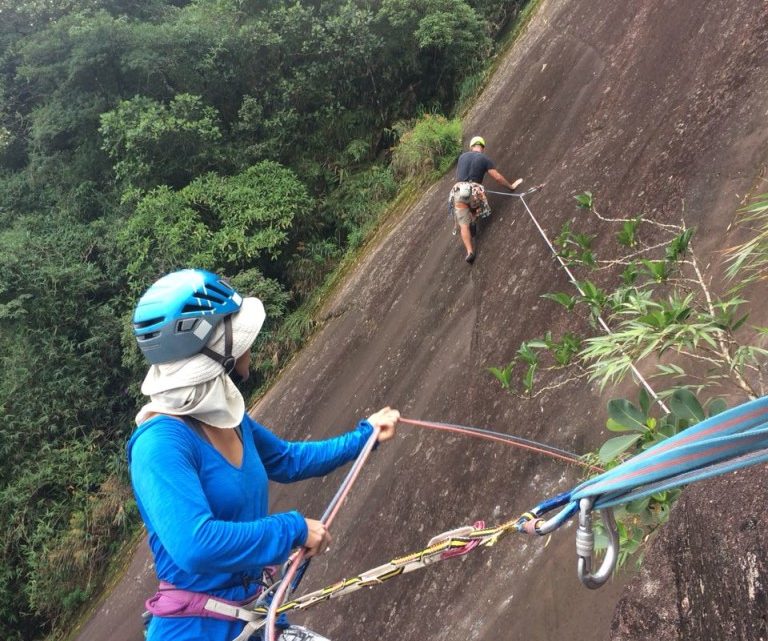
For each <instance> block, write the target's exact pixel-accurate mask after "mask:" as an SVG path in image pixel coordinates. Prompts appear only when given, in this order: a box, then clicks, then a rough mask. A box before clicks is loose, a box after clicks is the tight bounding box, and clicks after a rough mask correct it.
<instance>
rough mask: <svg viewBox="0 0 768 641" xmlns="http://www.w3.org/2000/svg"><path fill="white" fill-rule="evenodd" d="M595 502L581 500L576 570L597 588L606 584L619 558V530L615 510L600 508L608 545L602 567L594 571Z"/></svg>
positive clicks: (589, 586)
mask: <svg viewBox="0 0 768 641" xmlns="http://www.w3.org/2000/svg"><path fill="white" fill-rule="evenodd" d="M593 504H594V499H593V498H583V499H581V500H580V501H579V527H578V529H577V530H576V554H577V556H578V557H579V560H578V567H577V570H576V571H577V574H578V576H579V580H580V581H581V582H582V583H583V584H584V585H585V586H586V587H588V588H589V589H591V590H596V589H597V588H599V587H602V586H603V585H604V584H605V582H606V581H607V580H608V578H609V577H610V576H611V574H612V573H613V570H614V568H615V567H616V561H617V560H618V558H619V531H618V528H617V527H616V519H615V518H614V517H613V510H612V509H610V508H607V509H604V510H600V516H601V517H602V519H603V525H604V526H605V530H606V534H607V535H608V547H607V548H606V551H605V558H604V559H603V562H602V564H601V565H600V569H599V570H597V572H594V573H593V572H592V555H593V554H594V551H595V533H594V532H593V531H592V505H593Z"/></svg>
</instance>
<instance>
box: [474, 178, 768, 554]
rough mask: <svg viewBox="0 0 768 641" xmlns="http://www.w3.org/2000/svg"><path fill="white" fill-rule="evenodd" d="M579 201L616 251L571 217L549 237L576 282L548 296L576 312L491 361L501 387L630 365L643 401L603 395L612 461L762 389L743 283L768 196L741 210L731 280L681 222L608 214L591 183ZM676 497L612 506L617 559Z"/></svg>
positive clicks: (753, 265) (758, 259) (538, 387)
mask: <svg viewBox="0 0 768 641" xmlns="http://www.w3.org/2000/svg"><path fill="white" fill-rule="evenodd" d="M575 200H576V203H577V206H578V207H579V208H580V209H582V210H584V211H586V212H587V213H588V214H589V215H590V216H592V217H594V218H596V219H597V221H598V224H599V225H600V226H601V227H613V228H614V229H616V230H617V231H616V232H615V234H614V239H615V243H616V246H617V247H618V248H619V251H618V252H615V253H617V254H618V255H617V256H615V257H613V258H610V259H602V258H600V257H599V256H598V250H597V249H596V236H594V235H588V234H583V233H579V232H577V231H575V230H574V225H573V224H572V223H571V222H567V223H566V224H565V225H564V226H563V227H562V229H561V231H560V233H559V234H558V236H557V237H556V238H555V239H554V242H553V245H554V247H555V248H556V251H557V253H558V258H559V260H560V262H561V264H562V265H563V266H564V267H565V268H566V270H567V272H568V275H569V278H570V279H571V282H572V284H573V285H574V289H575V291H574V292H573V293H567V292H553V293H547V294H544V295H543V296H542V297H543V298H545V299H548V300H551V301H553V302H555V303H557V304H559V305H561V306H563V307H564V308H565V309H566V310H567V311H568V313H569V314H573V315H574V316H575V317H576V319H577V320H576V321H575V322H574V323H573V327H572V328H570V331H568V332H566V333H564V334H563V335H562V336H561V337H559V338H556V337H553V335H552V332H551V331H547V332H545V334H544V335H543V336H541V337H538V338H534V339H532V340H527V341H525V342H523V343H522V344H521V345H520V348H519V349H518V351H517V354H516V355H515V358H513V359H512V360H511V361H510V362H509V363H508V364H506V365H504V366H498V367H491V368H489V371H490V372H491V374H493V375H494V376H495V377H496V378H497V380H498V381H499V382H500V383H501V385H502V387H503V388H505V389H507V390H509V391H510V392H511V393H513V394H517V395H521V396H523V397H528V398H530V397H535V396H538V395H541V394H543V393H545V392H546V391H548V390H552V389H555V388H560V387H562V386H564V385H565V384H567V383H570V382H576V381H583V382H591V383H595V384H597V385H598V386H599V388H600V389H601V390H602V389H604V388H605V387H606V386H607V385H609V384H618V383H620V382H622V381H623V380H624V379H625V378H626V377H627V375H628V374H632V376H633V377H634V379H635V381H636V382H637V383H638V384H639V385H640V394H639V398H638V402H637V403H636V404H635V403H632V402H630V401H629V400H627V399H623V398H618V399H613V400H611V401H610V402H609V403H608V420H607V424H606V427H607V429H608V430H609V431H611V432H614V433H616V434H617V435H615V436H613V437H612V438H609V439H608V440H606V441H605V442H604V443H603V445H602V447H600V448H599V451H598V452H595V453H592V454H589V455H587V458H588V459H589V460H590V462H592V463H595V464H596V465H601V466H604V467H606V468H610V467H613V466H615V465H617V464H619V463H620V462H621V461H623V460H625V459H626V458H628V457H630V456H632V455H634V454H636V453H638V452H639V451H642V450H644V449H646V448H648V447H650V446H652V445H655V444H656V443H658V442H660V441H662V440H664V439H666V438H669V437H670V436H673V435H674V434H677V433H678V432H679V431H681V430H683V429H686V428H687V427H690V426H691V425H693V424H695V423H698V422H699V421H701V420H703V419H704V418H706V417H707V416H712V415H714V414H717V413H719V412H722V411H723V410H724V409H725V408H726V404H725V401H724V400H723V399H722V398H720V397H719V395H729V396H730V397H731V398H733V399H734V400H735V401H736V402H738V401H739V400H740V399H744V398H756V397H758V396H762V395H764V394H765V393H766V387H765V380H764V365H765V361H766V356H768V350H766V348H765V346H764V338H765V335H766V333H768V328H766V327H762V326H758V325H752V324H750V323H749V322H748V321H749V317H750V311H749V301H748V300H747V298H745V290H746V288H747V287H748V286H749V285H750V284H752V283H754V282H755V281H756V280H758V279H760V278H761V277H762V272H763V271H764V269H765V266H766V264H768V194H763V195H760V196H757V197H755V198H754V199H753V201H752V203H751V204H750V205H749V206H747V207H745V208H744V209H742V210H741V212H740V213H741V218H740V221H739V222H740V224H741V225H742V226H747V227H748V229H749V232H750V234H749V235H750V238H749V240H747V241H746V242H744V243H742V244H739V245H737V246H734V247H732V248H730V249H728V250H727V251H726V253H725V256H726V265H727V268H726V270H725V277H724V278H723V277H720V275H719V274H716V273H707V269H704V268H703V267H702V261H701V259H700V258H699V257H698V256H697V254H696V252H695V250H694V246H693V238H694V230H693V229H691V228H689V227H688V226H687V225H686V223H685V220H681V222H680V223H679V224H670V223H664V222H660V221H657V220H653V219H651V218H649V217H645V216H640V215H639V216H634V217H631V218H609V217H607V216H604V215H602V214H601V213H600V212H599V211H598V210H597V209H596V207H595V203H594V199H593V196H592V194H591V193H590V192H584V193H583V194H579V195H577V196H576V197H575ZM593 228H594V227H593ZM575 274H578V277H577V276H576V275H575ZM719 290H722V292H721V291H719ZM576 327H578V328H580V329H579V330H576V329H575V328H576ZM641 371H642V372H643V373H641ZM648 379H651V380H654V379H655V383H654V387H658V389H659V390H660V391H658V392H657V391H655V389H654V387H652V386H651V384H650V383H649V382H648ZM705 398H706V400H703V399H705ZM678 495H679V490H675V491H667V492H660V493H658V494H655V495H653V496H650V497H647V498H644V499H641V500H638V501H635V502H633V503H630V504H628V505H625V506H623V507H622V508H621V509H619V510H618V511H617V514H616V516H617V520H618V521H619V532H620V536H621V549H622V556H621V558H620V559H619V563H620V564H621V563H623V562H625V561H626V559H627V558H628V557H629V556H631V555H632V554H634V553H635V552H637V551H638V550H640V549H641V547H642V543H643V542H644V541H645V540H646V539H647V537H648V536H649V534H650V533H652V532H653V531H654V530H655V529H656V528H657V527H658V526H659V525H660V524H661V523H663V522H664V521H666V519H667V516H668V514H669V508H670V507H671V505H672V503H673V502H674V500H675V499H676V498H677V496H678Z"/></svg>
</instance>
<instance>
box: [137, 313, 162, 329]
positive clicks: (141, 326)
mask: <svg viewBox="0 0 768 641" xmlns="http://www.w3.org/2000/svg"><path fill="white" fill-rule="evenodd" d="M164 320H165V317H164V316H158V317H157V318H150V319H149V320H145V321H140V322H138V323H134V324H133V328H134V329H144V328H145V327H149V326H150V325H155V324H156V323H162V322H163V321H164Z"/></svg>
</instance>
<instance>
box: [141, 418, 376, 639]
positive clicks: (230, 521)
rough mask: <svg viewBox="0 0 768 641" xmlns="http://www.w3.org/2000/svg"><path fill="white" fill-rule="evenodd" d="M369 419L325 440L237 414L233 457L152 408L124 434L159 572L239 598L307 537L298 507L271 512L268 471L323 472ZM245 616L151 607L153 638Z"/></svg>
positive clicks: (185, 635)
mask: <svg viewBox="0 0 768 641" xmlns="http://www.w3.org/2000/svg"><path fill="white" fill-rule="evenodd" d="M372 431H373V428H372V427H371V425H370V424H369V423H368V422H367V421H361V422H360V423H359V424H358V426H357V428H356V429H354V430H352V431H351V432H347V433H346V434H343V435H341V436H338V437H336V438H332V439H328V440H324V441H310V442H289V441H284V440H282V439H280V438H278V437H277V436H275V435H274V434H273V433H272V432H270V431H269V430H267V429H266V428H265V427H263V426H262V425H259V424H258V423H257V422H256V421H254V420H253V419H252V418H250V417H249V416H248V415H247V414H246V415H245V416H244V417H243V423H242V435H243V459H242V463H241V465H240V467H236V466H235V465H233V464H232V463H230V462H229V461H228V460H227V459H226V458H225V457H224V456H222V454H221V453H219V452H218V451H217V450H216V449H215V448H214V447H213V446H212V445H211V444H210V443H208V442H207V441H206V440H205V439H203V438H201V436H199V435H198V434H197V433H196V432H195V431H194V430H192V429H191V428H190V427H189V426H188V425H186V424H185V423H183V422H182V421H181V420H180V419H177V418H172V417H169V416H164V415H160V416H156V417H153V418H152V419H150V420H148V421H146V422H144V423H142V424H141V425H140V426H139V427H138V428H137V430H136V431H135V432H134V434H133V435H132V436H131V439H130V441H129V442H128V460H129V464H130V472H131V482H132V484H133V490H134V494H135V496H136V501H137V504H138V507H139V511H140V513H141V516H142V518H143V519H144V523H145V524H146V527H147V531H148V534H149V545H150V548H151V550H152V554H153V556H154V559H155V567H156V572H157V576H158V578H159V579H160V580H163V581H168V582H169V583H172V584H173V585H175V586H176V587H177V588H180V589H185V590H192V591H195V592H206V593H209V594H214V595H216V596H219V597H223V598H225V599H231V600H243V599H246V598H248V597H250V596H251V595H253V594H254V593H255V592H256V589H257V586H256V585H254V584H253V583H252V582H249V578H250V579H254V578H255V579H258V578H259V577H260V576H261V571H262V569H263V567H264V566H265V565H270V564H276V563H282V562H284V561H285V560H286V559H287V558H288V555H289V552H290V550H291V549H293V548H295V547H297V546H300V545H302V544H303V543H304V542H305V540H306V538H307V528H306V523H305V521H304V517H303V516H302V515H301V514H299V512H296V511H291V512H283V513H279V514H271V515H270V514H268V480H273V481H278V482H282V483H287V482H292V481H299V480H302V479H306V478H310V477H314V476H322V475H324V474H327V473H328V472H330V471H332V470H334V469H335V468H336V467H338V466H340V465H343V464H344V463H347V462H348V461H351V460H353V459H354V458H355V457H356V456H357V455H358V453H359V452H360V451H361V450H362V448H363V446H364V445H365V442H366V441H367V440H368V438H369V437H370V435H371V433H372ZM241 629H242V624H241V623H238V622H234V623H230V622H227V621H218V620H215V619H204V618H202V617H184V618H163V619H160V618H158V617H155V618H154V619H153V620H152V623H151V625H150V632H149V639H150V641H151V639H153V638H157V639H162V640H163V641H192V640H195V641H196V640H198V639H200V640H203V639H205V641H219V640H221V641H229V639H231V638H232V637H234V636H237V634H239V632H240V630H241Z"/></svg>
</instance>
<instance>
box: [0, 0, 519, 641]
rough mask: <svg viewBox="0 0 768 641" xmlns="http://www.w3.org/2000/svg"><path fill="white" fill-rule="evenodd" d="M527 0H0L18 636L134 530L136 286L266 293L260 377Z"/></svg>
mask: <svg viewBox="0 0 768 641" xmlns="http://www.w3.org/2000/svg"><path fill="white" fill-rule="evenodd" d="M523 4H525V3H524V2H523V0H517V1H512V2H503V1H502V0H327V1H325V2H322V3H321V2H319V1H311V0H287V1H286V0H269V1H268V2H267V1H264V0H198V1H185V0H142V1H141V2H139V1H138V0H24V1H23V2H18V1H17V0H0V50H1V51H2V56H1V57H0V220H2V228H1V229H0V273H2V278H0V358H2V368H1V369H0V404H1V406H2V410H1V412H2V423H1V424H0V454H1V455H2V460H3V466H2V469H1V470H0V522H2V523H3V524H4V527H3V529H2V533H1V534H0V537H1V539H0V540H1V541H2V550H3V561H2V565H0V636H2V638H3V639H6V640H8V641H19V640H22V639H25V640H27V639H42V638H60V637H61V636H62V635H63V634H64V633H65V632H66V630H67V629H68V627H69V626H71V624H72V622H73V621H74V620H75V618H76V617H77V616H78V613H79V612H81V611H82V608H83V607H84V606H87V604H88V603H89V601H90V600H91V599H92V598H93V597H94V595H95V594H96V593H97V591H98V589H99V587H100V582H101V581H102V580H103V574H104V570H105V567H106V565H107V564H108V562H109V560H110V558H111V557H112V556H113V555H114V553H115V551H116V550H118V549H119V548H120V546H121V545H122V544H123V543H124V542H125V541H126V540H128V539H129V538H130V537H131V536H132V535H133V533H135V532H136V529H137V527H138V524H139V520H138V515H137V512H136V509H135V506H134V504H133V502H132V498H131V493H130V487H129V484H128V478H127V473H126V463H125V453H124V446H125V442H126V440H127V437H128V435H129V434H130V432H131V429H132V427H133V416H134V414H135V411H136V409H137V408H138V406H139V401H140V397H139V393H138V384H139V382H140V380H141V378H142V376H143V372H144V367H145V366H144V363H143V362H142V360H141V358H140V355H139V354H138V350H137V349H136V348H135V346H134V342H133V338H132V334H131V330H130V316H131V312H132V307H133V305H134V303H135V301H136V300H137V298H138V296H139V295H140V293H141V292H142V291H143V290H145V289H146V287H147V286H148V285H149V284H150V283H151V282H153V281H154V280H155V279H156V278H158V277H159V276H161V275H162V274H164V273H167V272H168V271H171V270H174V269H178V268H181V267H201V268H206V269H210V270H212V271H215V272H219V273H221V274H224V275H226V276H228V277H229V278H230V279H231V281H232V282H233V284H234V285H235V287H237V288H238V289H239V290H241V291H243V292H247V293H248V294H253V295H258V296H259V297H261V298H262V299H263V300H264V301H265V305H266V307H267V311H268V323H267V325H266V326H265V327H266V329H265V331H263V332H262V335H261V336H260V339H259V342H258V344H257V345H256V352H255V361H254V370H255V371H254V374H255V376H254V377H253V378H254V383H253V384H252V385H253V386H252V388H251V391H253V390H254V389H256V388H257V387H258V386H260V385H264V384H265V382H267V381H269V380H270V376H272V375H273V374H274V373H275V372H276V371H277V370H278V369H279V368H280V366H281V364H282V363H284V362H285V359H286V358H287V356H288V355H290V353H291V351H292V350H294V349H295V348H296V347H297V346H298V345H300V344H301V341H302V340H303V339H304V338H305V337H306V335H307V334H308V332H310V331H311V329H312V324H313V321H312V319H311V315H310V314H308V313H307V311H306V308H307V302H308V301H310V300H311V298H312V296H313V294H315V292H317V290H318V288H319V287H320V286H322V284H323V283H324V282H326V281H327V279H328V277H329V274H331V273H332V272H333V270H334V269H335V268H336V267H337V265H339V263H340V261H341V260H342V258H343V257H344V255H345V254H346V253H347V252H349V251H351V250H354V249H355V248H357V247H359V246H360V244H361V242H362V241H363V240H364V239H365V237H366V234H367V233H368V232H369V231H370V229H371V227H372V225H374V224H375V221H376V220H377V217H378V216H379V215H380V214H381V213H382V212H383V211H385V210H386V209H387V207H388V203H391V201H392V199H393V198H394V197H395V196H396V195H397V194H398V192H399V191H400V190H401V189H402V187H403V182H404V181H405V180H406V178H407V177H408V176H409V175H413V174H418V173H419V172H421V171H422V170H423V171H427V169H424V167H429V166H430V165H429V163H424V162H422V161H423V160H424V159H423V158H417V159H416V161H414V160H413V159H412V158H410V156H409V153H411V152H412V151H413V150H410V151H409V150H408V148H407V146H404V143H405V142H406V141H407V140H411V141H412V142H413V141H415V142H416V143H419V142H420V140H419V135H418V125H417V124H416V123H422V124H423V128H424V129H426V131H427V133H426V134H422V136H427V137H429V136H433V137H437V138H440V137H441V136H443V138H445V137H447V138H448V139H449V140H448V142H445V140H443V141H442V142H441V144H440V145H438V146H439V147H440V153H441V154H442V155H443V158H447V160H448V164H450V163H451V162H452V161H453V159H454V158H455V154H456V152H457V151H458V149H459V144H460V135H461V132H460V129H459V128H457V127H458V125H456V124H455V123H456V122H457V121H452V120H448V119H450V118H455V117H456V115H457V114H459V113H460V109H461V106H462V105H467V104H469V103H470V102H471V100H472V98H473V97H474V96H475V94H476V93H477V91H478V88H479V87H480V86H481V85H482V82H483V78H484V74H483V71H484V70H485V69H487V68H488V65H489V62H490V61H491V60H492V57H493V54H494V52H495V50H496V49H497V48H498V46H499V43H500V42H502V41H503V39H504V38H505V36H506V34H508V32H509V30H510V28H511V25H512V24H513V22H514V20H515V18H516V16H517V15H518V13H519V11H520V8H521V5H523ZM414 125H416V126H417V129H414ZM441 128H443V129H444V130H445V131H441ZM414 132H416V133H414ZM444 142H445V144H443V143H444ZM399 147H401V148H403V149H404V152H403V153H402V154H401V155H400V156H399V157H398V153H397V150H398V148H399ZM393 150H394V152H393ZM406 152H407V153H406ZM415 153H416V156H419V154H420V153H423V152H419V151H418V150H417V151H416V152H415ZM409 158H410V160H409ZM409 162H410V165H409ZM414 162H415V164H414ZM438 164H439V163H438ZM432 166H435V165H434V163H433V165H432ZM408 167H410V170H409V169H408ZM414 168H415V169H414ZM437 168H438V169H445V162H443V163H442V164H441V165H439V166H438V167H437ZM137 616H138V613H137Z"/></svg>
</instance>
